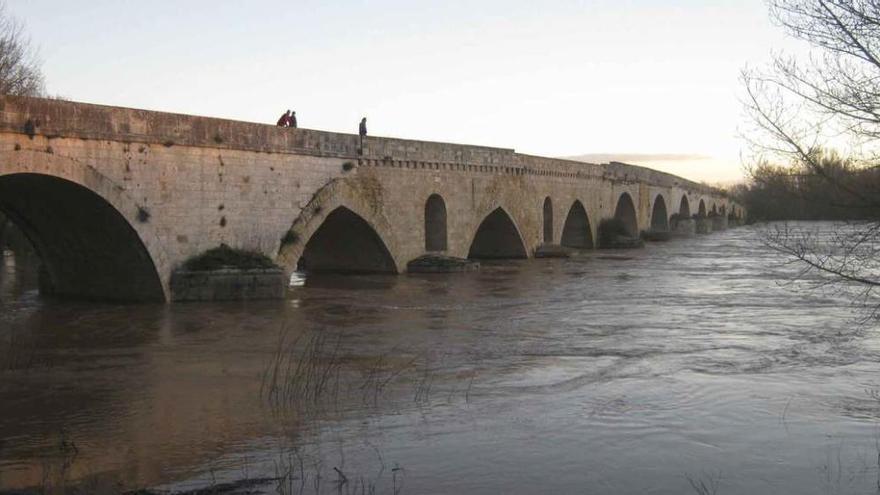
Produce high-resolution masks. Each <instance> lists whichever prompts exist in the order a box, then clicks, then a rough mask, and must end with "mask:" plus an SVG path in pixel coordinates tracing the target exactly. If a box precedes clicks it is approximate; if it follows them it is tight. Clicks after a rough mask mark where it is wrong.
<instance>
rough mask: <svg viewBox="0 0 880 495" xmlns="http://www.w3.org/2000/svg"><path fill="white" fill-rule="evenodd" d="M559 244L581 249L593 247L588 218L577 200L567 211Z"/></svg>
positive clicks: (581, 204)
mask: <svg viewBox="0 0 880 495" xmlns="http://www.w3.org/2000/svg"><path fill="white" fill-rule="evenodd" d="M560 244H562V245H563V246H567V247H573V248H582V249H591V248H592V247H593V230H592V228H591V227H590V218H589V216H588V215H587V210H586V209H585V208H584V205H583V203H581V202H580V201H579V200H575V202H574V203H572V205H571V208H569V210H568V215H567V216H566V217H565V225H564V226H563V227H562V239H561V241H560Z"/></svg>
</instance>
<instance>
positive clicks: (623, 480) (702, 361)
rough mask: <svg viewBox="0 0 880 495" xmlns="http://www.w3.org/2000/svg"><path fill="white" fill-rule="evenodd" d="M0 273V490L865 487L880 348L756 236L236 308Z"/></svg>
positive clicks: (344, 284) (875, 438)
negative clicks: (76, 288)
mask: <svg viewBox="0 0 880 495" xmlns="http://www.w3.org/2000/svg"><path fill="white" fill-rule="evenodd" d="M6 261H7V263H6V269H5V270H4V272H3V278H2V280H0V287H2V291H3V293H2V295H0V297H2V301H0V356H2V357H0V487H2V488H3V489H6V490H13V489H21V488H27V487H30V488H32V489H36V490H39V489H41V488H50V487H56V488H57V487H64V486H67V487H76V486H79V487H90V488H94V489H96V490H97V489H98V488H101V489H102V490H106V491H108V492H112V491H124V490H131V489H136V488H145V487H149V488H152V489H153V490H155V491H172V492H173V491H183V490H192V489H196V488H203V487H210V486H215V487H216V486H221V485H223V484H224V483H233V482H240V481H241V480H247V479H252V480H257V481H260V482H257V481H255V482H254V484H253V485H252V486H250V487H249V488H248V489H249V490H261V491H263V492H265V493H279V492H280V493H316V492H319V493H337V492H339V491H341V492H342V493H361V492H363V493H371V491H370V490H375V492H376V493H418V494H424V493H438V494H440V493H451V492H458V493H523V494H526V493H571V492H578V493H582V492H587V493H593V492H599V493H689V492H694V493H695V490H694V488H693V486H692V483H693V484H696V485H698V486H699V485H700V484H701V483H702V484H704V485H706V486H710V487H711V486H713V485H717V487H718V489H717V493H719V494H730V493H742V494H746V493H804V494H807V493H816V494H818V493H865V492H869V491H871V490H876V487H877V486H878V485H877V483H878V476H880V473H878V447H877V445H878V442H880V433H878V425H880V423H878V417H880V400H878V390H880V378H878V377H880V374H878V372H880V359H878V358H880V338H878V337H877V334H876V332H875V331H873V330H872V329H871V328H870V327H864V326H862V327H859V326H857V325H855V324H854V323H853V321H852V319H851V318H852V316H853V314H852V312H851V310H850V308H848V307H846V302H845V301H844V300H842V299H839V298H836V297H833V296H829V295H825V294H820V293H809V294H808V293H802V292H794V291H792V290H790V288H787V287H782V286H780V285H779V282H780V281H781V280H785V279H787V277H788V276H789V274H790V273H792V271H793V270H795V267H791V266H785V265H782V264H781V263H780V262H781V261H782V260H781V259H780V258H779V257H778V256H777V255H775V254H774V253H772V252H770V251H769V250H767V249H766V248H764V247H763V246H761V245H760V243H758V242H757V240H756V237H755V229H754V228H751V227H750V228H741V229H734V230H729V231H726V232H720V233H715V234H712V235H710V236H701V237H697V238H695V239H690V240H675V241H672V242H668V243H658V244H650V245H649V247H648V248H647V249H644V250H635V251H620V252H607V251H597V252H591V253H588V254H587V255H585V256H583V257H579V258H573V259H568V260H527V261H517V262H509V263H488V264H485V263H484V266H483V269H482V270H481V271H480V272H476V273H462V274H454V275H422V276H415V275H404V276H399V277H388V276H353V277H339V276H336V277H330V276H325V277H314V278H309V279H307V280H305V283H304V284H303V286H301V287H294V288H292V289H291V290H290V292H289V295H288V298H287V299H286V300H284V301H279V302H265V303H246V304H238V303H235V304H180V305H171V306H163V305H134V306H118V305H97V304H84V303H68V302H58V301H51V300H44V299H41V298H40V297H39V296H38V295H37V294H36V292H35V290H34V289H33V287H34V284H33V277H31V278H29V279H28V278H27V277H28V275H27V274H22V273H20V270H19V272H16V271H15V270H14V269H12V268H11V267H12V265H11V260H10V259H7V260H6ZM22 277H25V278H24V279H23V278H22ZM28 280H29V282H28ZM85 491H89V490H85Z"/></svg>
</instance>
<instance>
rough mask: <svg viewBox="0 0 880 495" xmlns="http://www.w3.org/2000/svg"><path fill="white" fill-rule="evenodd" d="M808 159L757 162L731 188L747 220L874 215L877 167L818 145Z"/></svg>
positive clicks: (878, 200)
mask: <svg viewBox="0 0 880 495" xmlns="http://www.w3.org/2000/svg"><path fill="white" fill-rule="evenodd" d="M812 153H813V155H814V156H811V158H810V159H809V161H808V162H807V161H795V162H794V163H792V164H790V165H775V164H771V163H767V162H763V163H760V164H758V165H757V166H755V167H753V168H752V169H751V170H750V171H749V182H748V183H745V184H739V185H736V186H734V187H733V188H732V189H731V191H730V192H731V194H732V195H733V196H734V198H736V199H737V201H739V202H740V203H741V204H742V205H743V206H745V208H746V211H747V212H748V216H749V219H750V220H751V221H774V220H873V219H878V218H880V169H878V168H876V167H873V166H868V167H866V166H865V165H864V164H863V163H857V162H855V161H853V160H847V159H843V158H841V157H839V156H838V155H837V154H835V153H829V152H824V151H822V150H821V149H816V150H813V151H812Z"/></svg>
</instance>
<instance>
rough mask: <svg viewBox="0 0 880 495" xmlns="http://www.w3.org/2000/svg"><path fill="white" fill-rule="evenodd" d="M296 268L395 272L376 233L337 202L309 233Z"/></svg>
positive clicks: (359, 217) (355, 271) (326, 270)
mask: <svg viewBox="0 0 880 495" xmlns="http://www.w3.org/2000/svg"><path fill="white" fill-rule="evenodd" d="M297 269H298V270H303V271H306V272H314V273H321V272H324V273H397V267H396V266H395V263H394V258H393V257H392V256H391V253H390V252H389V251H388V247H387V246H386V245H385V242H384V241H382V238H381V237H379V234H378V233H376V231H375V230H374V229H373V228H372V227H371V226H370V224H369V223H367V221H366V220H364V219H363V217H361V216H360V215H358V214H357V213H355V212H353V211H352V210H350V209H348V208H346V207H345V206H340V207H338V208H336V209H335V210H333V211H332V212H330V214H328V215H327V217H326V218H325V219H324V221H323V222H322V223H321V226H320V227H318V229H317V230H315V232H314V233H313V234H312V236H311V238H309V240H308V242H307V243H306V245H305V249H304V250H303V252H302V255H301V256H300V257H299V260H298V262H297Z"/></svg>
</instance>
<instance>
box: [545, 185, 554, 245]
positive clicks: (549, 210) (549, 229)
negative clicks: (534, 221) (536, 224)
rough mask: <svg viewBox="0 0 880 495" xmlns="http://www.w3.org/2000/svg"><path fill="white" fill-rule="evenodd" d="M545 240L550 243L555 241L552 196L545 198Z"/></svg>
mask: <svg viewBox="0 0 880 495" xmlns="http://www.w3.org/2000/svg"><path fill="white" fill-rule="evenodd" d="M543 214H544V215H543V217H544V218H543V220H544V242H545V243H547V244H550V243H552V242H553V200H552V199H550V196H547V197H546V198H544V210H543Z"/></svg>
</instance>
